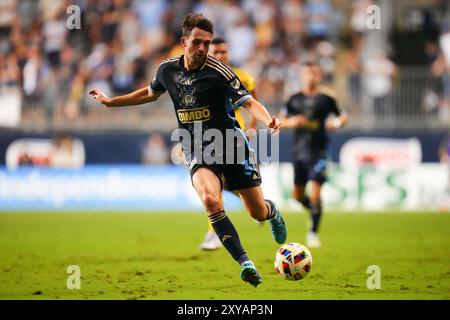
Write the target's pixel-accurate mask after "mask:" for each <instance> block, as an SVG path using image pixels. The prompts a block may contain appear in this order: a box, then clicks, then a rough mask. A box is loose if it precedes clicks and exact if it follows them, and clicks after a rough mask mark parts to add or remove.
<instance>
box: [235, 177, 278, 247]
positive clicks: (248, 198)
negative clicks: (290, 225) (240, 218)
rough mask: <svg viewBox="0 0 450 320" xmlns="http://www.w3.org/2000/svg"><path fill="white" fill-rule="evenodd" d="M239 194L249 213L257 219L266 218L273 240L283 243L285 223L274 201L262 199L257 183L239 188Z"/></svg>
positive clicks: (262, 219)
mask: <svg viewBox="0 0 450 320" xmlns="http://www.w3.org/2000/svg"><path fill="white" fill-rule="evenodd" d="M239 194H240V195H241V199H242V203H243V204H244V206H245V208H246V209H247V211H248V212H249V213H250V215H251V216H252V217H253V218H254V219H256V220H257V221H265V220H268V221H269V223H270V227H271V231H272V235H273V238H274V239H275V241H276V242H277V243H280V244H281V243H284V242H285V241H286V238H287V230H286V224H285V223H284V220H283V217H282V216H281V213H280V211H279V209H278V207H277V205H276V204H275V202H273V201H272V200H267V199H264V196H263V192H262V189H261V187H260V186H259V185H258V186H253V187H250V188H245V189H240V190H239Z"/></svg>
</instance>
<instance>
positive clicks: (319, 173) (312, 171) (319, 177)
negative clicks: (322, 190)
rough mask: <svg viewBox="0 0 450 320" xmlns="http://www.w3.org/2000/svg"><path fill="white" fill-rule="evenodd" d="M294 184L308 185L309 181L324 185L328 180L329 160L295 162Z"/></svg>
mask: <svg viewBox="0 0 450 320" xmlns="http://www.w3.org/2000/svg"><path fill="white" fill-rule="evenodd" d="M293 165H294V183H295V184H296V185H306V183H307V182H308V181H309V180H312V181H316V182H318V183H320V184H323V183H324V182H325V181H326V179H327V176H326V171H327V160H326V159H325V158H314V159H312V160H310V161H295V162H294V163H293Z"/></svg>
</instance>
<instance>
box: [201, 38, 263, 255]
mask: <svg viewBox="0 0 450 320" xmlns="http://www.w3.org/2000/svg"><path fill="white" fill-rule="evenodd" d="M209 53H210V54H211V55H212V56H213V57H214V58H216V59H217V60H219V61H220V62H222V63H223V64H226V65H228V63H229V61H228V59H229V54H228V43H227V42H226V41H225V39H223V38H220V37H215V38H214V39H213V40H212V41H211V46H210V47H209ZM230 69H231V70H233V72H234V73H235V74H236V76H237V77H238V78H239V80H240V81H241V83H242V85H243V86H244V87H245V88H246V89H247V91H248V92H249V93H250V94H251V95H252V97H253V98H255V79H254V78H253V77H252V76H251V75H250V74H248V73H247V72H245V71H244V70H241V69H239V68H233V67H230ZM241 109H242V107H240V108H236V109H234V111H233V113H234V118H235V119H236V121H237V123H238V125H239V127H240V128H241V129H242V131H244V132H246V126H245V120H244V117H243V115H242V111H241ZM249 116H250V119H249V129H256V124H257V122H256V119H255V118H254V117H253V116H252V115H251V114H249ZM221 246H222V242H220V239H219V237H218V236H217V234H216V233H215V232H214V229H213V227H212V225H211V223H208V232H207V233H206V235H205V239H204V240H203V242H202V243H201V245H200V248H201V249H203V250H215V249H218V248H220V247H221Z"/></svg>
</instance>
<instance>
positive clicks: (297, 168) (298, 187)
mask: <svg viewBox="0 0 450 320" xmlns="http://www.w3.org/2000/svg"><path fill="white" fill-rule="evenodd" d="M293 166H294V190H293V197H294V199H295V200H297V201H298V202H300V203H301V204H302V205H303V207H304V208H305V209H307V210H310V209H311V200H310V199H309V197H308V195H307V194H306V184H307V182H308V176H309V167H308V164H307V163H305V162H303V161H298V162H294V163H293Z"/></svg>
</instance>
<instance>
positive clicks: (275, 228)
mask: <svg viewBox="0 0 450 320" xmlns="http://www.w3.org/2000/svg"><path fill="white" fill-rule="evenodd" d="M266 202H267V203H269V205H270V208H271V210H272V212H274V216H273V218H272V219H270V220H269V224H270V229H271V231H272V237H273V238H274V239H275V241H276V242H277V243H278V244H283V243H284V242H285V241H286V238H287V230H286V224H285V223H284V220H283V217H282V216H281V213H280V210H278V207H277V205H276V204H275V202H273V201H272V200H266Z"/></svg>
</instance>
